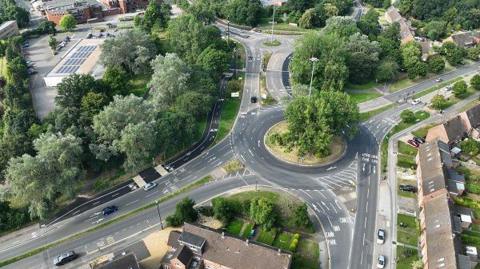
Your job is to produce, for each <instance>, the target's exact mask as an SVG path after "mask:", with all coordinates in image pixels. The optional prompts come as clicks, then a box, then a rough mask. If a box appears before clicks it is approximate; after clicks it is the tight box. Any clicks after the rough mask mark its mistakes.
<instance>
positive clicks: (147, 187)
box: [143, 182, 157, 191]
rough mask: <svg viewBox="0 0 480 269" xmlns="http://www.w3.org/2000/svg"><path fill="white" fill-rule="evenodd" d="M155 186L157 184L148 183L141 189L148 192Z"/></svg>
mask: <svg viewBox="0 0 480 269" xmlns="http://www.w3.org/2000/svg"><path fill="white" fill-rule="evenodd" d="M156 186H157V183H154V182H150V183H147V184H145V185H144V186H143V189H144V190H145V191H149V190H151V189H153V188H155V187H156Z"/></svg>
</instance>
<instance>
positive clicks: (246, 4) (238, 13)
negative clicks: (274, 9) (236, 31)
mask: <svg viewBox="0 0 480 269" xmlns="http://www.w3.org/2000/svg"><path fill="white" fill-rule="evenodd" d="M224 13H225V15H226V17H227V18H228V19H229V20H231V21H232V22H234V23H238V24H243V25H248V26H252V27H254V26H256V25H257V24H258V22H259V19H260V18H261V13H262V3H261V2H260V0H230V1H228V2H227V4H226V6H225V9H224Z"/></svg>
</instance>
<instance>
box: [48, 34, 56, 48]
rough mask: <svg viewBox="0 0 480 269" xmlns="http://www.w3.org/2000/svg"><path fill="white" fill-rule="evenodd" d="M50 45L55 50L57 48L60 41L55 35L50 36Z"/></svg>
mask: <svg viewBox="0 0 480 269" xmlns="http://www.w3.org/2000/svg"><path fill="white" fill-rule="evenodd" d="M48 46H49V47H50V49H51V50H52V51H53V52H55V51H56V50H57V46H58V41H57V39H56V38H55V37H54V36H53V35H51V36H50V37H49V38H48Z"/></svg>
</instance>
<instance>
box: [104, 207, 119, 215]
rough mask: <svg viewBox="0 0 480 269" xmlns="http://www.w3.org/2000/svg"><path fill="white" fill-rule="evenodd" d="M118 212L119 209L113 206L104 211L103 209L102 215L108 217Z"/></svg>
mask: <svg viewBox="0 0 480 269" xmlns="http://www.w3.org/2000/svg"><path fill="white" fill-rule="evenodd" d="M117 210H118V207H116V206H114V205H112V206H107V207H105V208H104V209H102V214H103V215H104V216H108V215H110V214H113V213H115V212H116V211H117Z"/></svg>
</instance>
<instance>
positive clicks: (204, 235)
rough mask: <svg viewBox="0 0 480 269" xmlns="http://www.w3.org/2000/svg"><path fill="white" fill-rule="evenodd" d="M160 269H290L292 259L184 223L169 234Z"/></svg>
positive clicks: (250, 243) (283, 254) (272, 249)
mask: <svg viewBox="0 0 480 269" xmlns="http://www.w3.org/2000/svg"><path fill="white" fill-rule="evenodd" d="M168 245H169V246H170V247H171V251H170V252H169V253H167V255H166V257H165V258H164V261H163V262H162V266H163V267H162V268H163V269H186V268H189V269H196V268H205V269H289V268H290V265H291V261H292V255H291V254H290V253H286V252H284V251H281V250H280V249H275V248H272V247H270V246H267V245H263V244H260V243H257V242H250V241H249V240H248V239H247V240H243V239H240V238H237V237H233V236H229V235H225V233H223V232H222V233H219V232H218V231H216V230H213V229H210V228H208V227H204V226H199V225H193V224H189V223H185V224H184V226H183V230H182V232H181V233H180V232H176V231H173V232H171V233H170V237H169V239H168Z"/></svg>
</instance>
